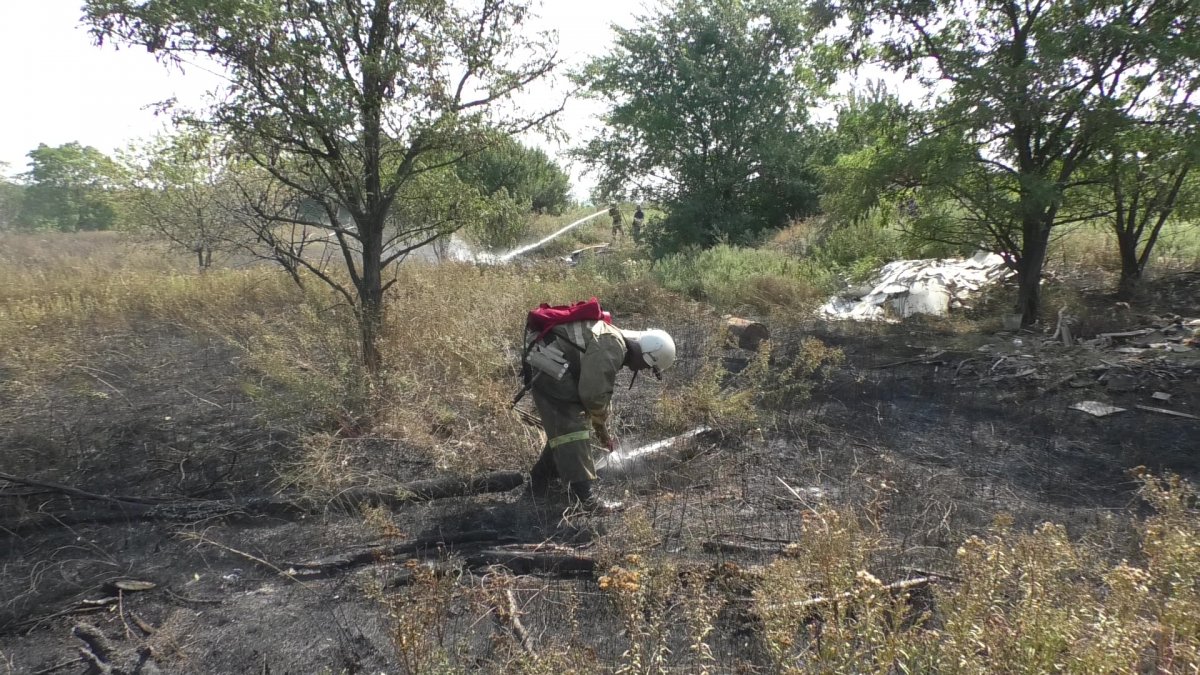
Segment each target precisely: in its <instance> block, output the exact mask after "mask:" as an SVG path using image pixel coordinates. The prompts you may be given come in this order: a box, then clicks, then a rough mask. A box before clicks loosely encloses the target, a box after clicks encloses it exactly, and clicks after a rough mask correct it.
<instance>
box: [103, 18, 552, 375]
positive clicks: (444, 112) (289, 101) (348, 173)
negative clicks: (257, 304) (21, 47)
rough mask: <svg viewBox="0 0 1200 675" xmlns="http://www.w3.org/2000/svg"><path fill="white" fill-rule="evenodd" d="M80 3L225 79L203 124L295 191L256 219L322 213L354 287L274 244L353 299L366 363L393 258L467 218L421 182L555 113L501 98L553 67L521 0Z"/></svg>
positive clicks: (373, 366) (131, 39)
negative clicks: (218, 70) (490, 141)
mask: <svg viewBox="0 0 1200 675" xmlns="http://www.w3.org/2000/svg"><path fill="white" fill-rule="evenodd" d="M84 10H85V19H84V20H85V21H86V22H87V23H88V24H90V26H91V28H92V30H93V33H94V34H95V35H96V37H97V39H98V40H99V41H100V42H101V43H103V42H104V41H116V42H118V43H121V44H126V45H139V46H142V47H145V48H147V49H149V50H151V51H153V52H155V53H157V54H158V55H159V56H160V57H162V58H164V59H165V60H168V61H171V60H173V59H176V58H182V57H186V56H194V55H202V56H203V57H204V58H208V59H211V60H214V61H215V62H216V63H217V64H218V65H219V66H220V67H222V68H223V69H224V71H225V72H226V73H227V74H228V76H229V77H230V79H231V81H232V84H231V86H230V89H229V95H228V96H226V97H224V98H222V99H219V100H217V101H215V102H214V103H213V105H212V106H211V109H210V110H209V111H208V113H209V114H208V115H207V116H206V118H205V119H204V120H203V121H204V122H207V123H210V124H211V125H213V127H214V128H215V129H216V130H217V131H218V132H219V133H221V134H222V135H225V136H228V137H229V138H230V139H231V140H232V141H233V148H234V150H235V151H236V152H237V153H239V154H240V155H241V156H242V157H244V158H246V159H247V160H248V161H250V162H252V163H253V164H254V165H256V166H257V167H259V168H260V169H261V170H262V171H263V172H265V173H266V174H268V175H270V176H271V177H272V179H273V180H274V181H275V182H276V183H277V184H278V186H281V187H280V188H279V191H280V192H289V193H290V194H291V197H292V199H291V200H282V201H280V200H275V199H270V200H263V201H256V200H250V202H249V203H251V204H256V203H257V204H260V205H265V206H268V207H269V208H262V209H260V210H259V212H258V214H257V215H258V216H259V218H260V219H262V220H264V221H266V222H273V223H275V224H282V225H295V224H297V223H298V222H301V221H302V219H300V218H299V217H298V215H297V212H296V209H295V208H294V207H295V205H296V204H298V203H299V202H300V198H303V199H306V200H308V201H310V202H311V203H313V204H316V205H318V206H319V208H320V209H321V210H322V211H323V212H324V215H325V217H326V219H327V221H328V225H329V228H330V230H331V231H332V233H333V238H334V240H335V241H336V242H337V245H338V247H339V249H340V253H341V256H340V257H341V259H342V261H343V262H344V264H345V267H346V272H347V274H346V275H345V276H346V277H348V278H349V280H350V282H349V284H348V285H347V284H344V283H343V282H342V281H341V279H342V276H341V275H334V274H330V273H329V271H328V270H326V269H325V268H324V267H323V266H322V264H320V263H318V262H314V261H312V260H310V259H309V258H308V257H306V256H305V255H304V254H303V252H302V250H301V249H300V247H297V246H296V244H295V241H294V240H279V239H275V240H274V242H273V251H274V254H275V255H276V256H278V258H280V259H284V260H286V261H287V264H289V265H291V266H292V267H293V268H302V269H304V270H306V271H307V272H308V273H310V274H312V275H315V276H317V277H319V278H320V279H322V280H323V281H324V282H325V283H327V284H329V285H330V286H331V287H332V288H334V289H335V290H336V291H337V292H339V293H340V294H341V295H342V296H343V297H344V298H345V299H346V301H347V302H349V303H350V304H351V305H352V306H353V307H354V308H355V312H356V316H357V319H358V324H359V329H360V332H361V337H362V339H361V356H362V361H363V364H364V365H365V366H366V368H367V370H368V371H369V372H377V371H378V369H379V368H380V365H381V363H380V352H379V348H378V344H377V339H378V335H379V330H380V326H381V323H382V319H383V311H384V303H383V299H384V293H385V292H386V291H387V290H388V288H389V287H390V286H391V285H392V284H393V283H394V281H395V279H394V278H393V279H391V280H387V279H385V274H386V273H387V269H388V266H389V265H391V264H392V263H394V262H396V261H398V260H400V259H402V258H403V257H405V256H406V255H407V254H408V253H409V252H411V251H412V250H414V249H415V248H418V247H420V246H422V245H424V244H426V243H429V242H433V241H435V240H437V239H438V238H440V237H443V236H446V235H447V234H448V233H450V232H452V231H454V230H455V229H457V228H458V227H460V226H462V225H463V224H464V222H465V219H466V218H467V217H468V216H471V215H472V214H469V213H467V211H466V210H465V209H462V208H461V207H462V206H463V203H462V201H461V200H459V199H454V198H452V197H454V195H441V196H439V197H438V198H427V196H422V195H420V194H419V193H420V192H421V190H418V189H416V184H418V183H420V182H422V181H426V180H427V177H426V176H425V174H430V173H435V172H438V171H440V170H441V169H443V168H445V167H447V166H449V165H452V164H453V163H455V162H456V161H458V160H460V159H461V158H462V157H464V156H466V155H468V154H470V153H471V152H474V151H476V150H477V149H478V147H479V145H480V142H481V140H483V139H485V137H486V134H485V133H483V130H485V129H486V130H498V131H499V132H500V133H503V134H510V135H511V134H515V133H520V132H523V131H525V130H528V129H530V128H533V127H536V126H538V125H541V124H543V123H545V122H546V121H547V120H548V119H549V118H550V117H551V116H552V114H553V113H554V112H556V111H547V112H539V113H536V114H532V115H526V114H522V113H521V112H519V111H515V110H513V109H512V107H511V106H510V105H507V104H508V103H510V102H511V99H512V95H513V94H514V93H516V92H517V91H519V90H520V89H521V88H523V87H524V86H525V85H527V84H529V83H530V82H533V81H535V80H537V79H539V78H542V77H543V76H545V75H547V74H548V73H549V72H550V71H551V70H552V69H553V68H554V67H555V65H556V63H557V61H556V57H555V56H554V55H553V54H551V53H549V52H548V41H549V38H548V37H547V36H545V35H541V34H536V35H535V34H533V33H532V32H531V31H530V30H529V29H528V26H527V22H528V19H529V15H530V12H529V6H528V2H525V1H523V0H478V1H477V2H472V3H454V2H444V1H443V0H346V1H338V2H335V1H333V0H318V1H313V2H297V3H293V2H262V1H261V0H231V1H229V2H221V3H216V4H214V3H212V2H210V1H209V0H87V1H86V2H85V5H84ZM443 197H448V198H443ZM402 199H407V200H408V202H409V205H415V204H422V205H424V206H434V205H439V207H440V208H441V212H440V213H439V214H438V217H437V218H435V219H434V220H432V221H430V220H420V221H417V220H409V219H406V218H403V217H401V216H399V215H397V214H396V209H397V201H398V200H402ZM289 201H290V203H291V204H292V205H293V208H291V209H287V208H278V207H279V206H281V205H282V204H286V203H289ZM401 212H403V209H402V210H401ZM260 231H263V232H266V233H273V232H274V230H272V229H270V228H269V227H263V228H262V229H261V230H260Z"/></svg>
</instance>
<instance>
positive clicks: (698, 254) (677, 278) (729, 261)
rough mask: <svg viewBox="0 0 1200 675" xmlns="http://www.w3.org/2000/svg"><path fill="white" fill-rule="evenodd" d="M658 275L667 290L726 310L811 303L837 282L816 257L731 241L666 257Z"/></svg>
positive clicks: (764, 310) (791, 307)
mask: <svg viewBox="0 0 1200 675" xmlns="http://www.w3.org/2000/svg"><path fill="white" fill-rule="evenodd" d="M654 273H655V276H656V277H657V278H658V279H659V281H660V283H662V285H663V287H664V288H666V289H668V290H671V291H675V292H677V293H681V294H683V295H686V296H689V297H692V298H695V299H697V300H704V301H706V302H709V303H712V304H714V305H716V306H717V307H718V308H720V309H723V310H729V311H732V310H735V309H737V308H745V307H748V308H751V309H753V310H755V311H758V312H761V313H769V312H771V311H780V310H795V309H799V308H802V307H806V306H808V305H810V304H812V303H813V302H814V301H815V300H816V299H818V298H820V297H823V296H824V295H825V294H826V293H827V291H828V290H829V287H830V285H831V284H832V283H833V277H832V275H831V274H830V272H829V271H828V270H827V269H824V268H823V267H822V266H820V265H818V264H815V263H813V262H812V261H809V260H797V259H795V258H793V257H791V256H789V255H787V254H785V253H782V252H780V251H772V250H765V249H755V248H739V247H737V246H729V245H727V244H720V245H717V246H714V247H713V248H710V249H705V250H700V251H693V252H688V253H677V254H674V255H670V256H667V257H666V258H663V259H662V260H660V261H658V262H657V263H656V264H655V267H654Z"/></svg>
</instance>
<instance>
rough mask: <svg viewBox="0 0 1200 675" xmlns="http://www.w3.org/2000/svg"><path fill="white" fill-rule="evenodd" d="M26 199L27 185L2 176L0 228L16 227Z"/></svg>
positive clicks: (0, 182)
mask: <svg viewBox="0 0 1200 675" xmlns="http://www.w3.org/2000/svg"><path fill="white" fill-rule="evenodd" d="M24 200H25V186H23V185H21V184H19V183H13V182H10V181H7V180H4V179H3V178H0V230H12V229H16V227H17V225H18V223H19V220H18V218H20V215H21V205H22V203H23V202H24Z"/></svg>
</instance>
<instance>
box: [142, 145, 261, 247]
mask: <svg viewBox="0 0 1200 675" xmlns="http://www.w3.org/2000/svg"><path fill="white" fill-rule="evenodd" d="M122 163H123V164H124V175H125V176H126V178H127V181H126V185H125V191H124V192H125V194H124V196H123V202H124V204H125V206H126V211H127V214H128V221H129V222H128V223H127V226H129V227H133V228H141V229H147V230H150V231H152V232H156V233H158V234H160V235H162V236H163V237H165V238H166V239H167V240H168V241H170V242H171V243H172V244H174V245H175V246H176V247H178V248H180V249H182V250H185V251H190V252H193V253H195V254H196V256H197V263H198V266H199V267H200V269H201V270H204V269H208V268H209V267H210V266H212V264H213V251H214V250H225V251H228V250H231V249H233V248H235V247H237V246H238V245H239V244H241V243H244V242H245V239H246V237H245V234H247V233H248V232H249V230H248V229H247V228H246V227H245V226H244V225H242V220H243V219H244V217H245V215H246V214H245V213H242V212H241V209H239V202H240V201H241V198H242V191H241V189H240V188H241V187H242V186H240V185H239V181H238V178H237V176H236V175H235V173H236V171H237V170H238V167H237V165H236V163H233V162H229V161H228V160H227V159H226V158H224V157H223V156H222V152H221V147H220V144H219V142H218V139H217V138H215V137H213V136H211V135H210V134H207V133H204V132H202V131H195V130H193V131H191V132H183V133H179V134H176V135H174V136H169V137H160V138H157V139H155V140H153V141H151V142H149V143H146V144H145V145H144V146H143V147H141V148H137V149H134V150H131V151H130V152H128V153H126V155H125V156H123V157H122Z"/></svg>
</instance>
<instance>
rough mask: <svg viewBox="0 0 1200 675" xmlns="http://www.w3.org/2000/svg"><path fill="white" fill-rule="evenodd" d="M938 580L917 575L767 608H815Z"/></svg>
mask: <svg viewBox="0 0 1200 675" xmlns="http://www.w3.org/2000/svg"><path fill="white" fill-rule="evenodd" d="M938 580H939V577H935V576H928V577H917V578H915V579H905V580H903V581H896V582H893V583H890V584H885V585H880V586H873V587H870V586H869V587H867V588H865V589H863V590H861V591H847V592H845V593H839V594H837V595H833V596H823V595H818V596H816V597H814V598H809V599H807V600H795V601H793V602H785V603H781V604H778V605H771V606H769V607H768V608H767V609H771V610H776V609H785V608H786V609H789V610H790V609H799V610H806V609H808V610H816V609H819V608H820V607H823V606H824V605H828V604H831V603H834V602H845V601H847V600H854V599H856V598H858V597H860V596H866V595H872V594H875V593H880V592H883V593H887V594H889V595H893V594H896V593H901V592H905V591H911V590H916V589H919V588H924V587H926V586H928V585H930V584H933V583H935V582H937V581H938Z"/></svg>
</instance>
